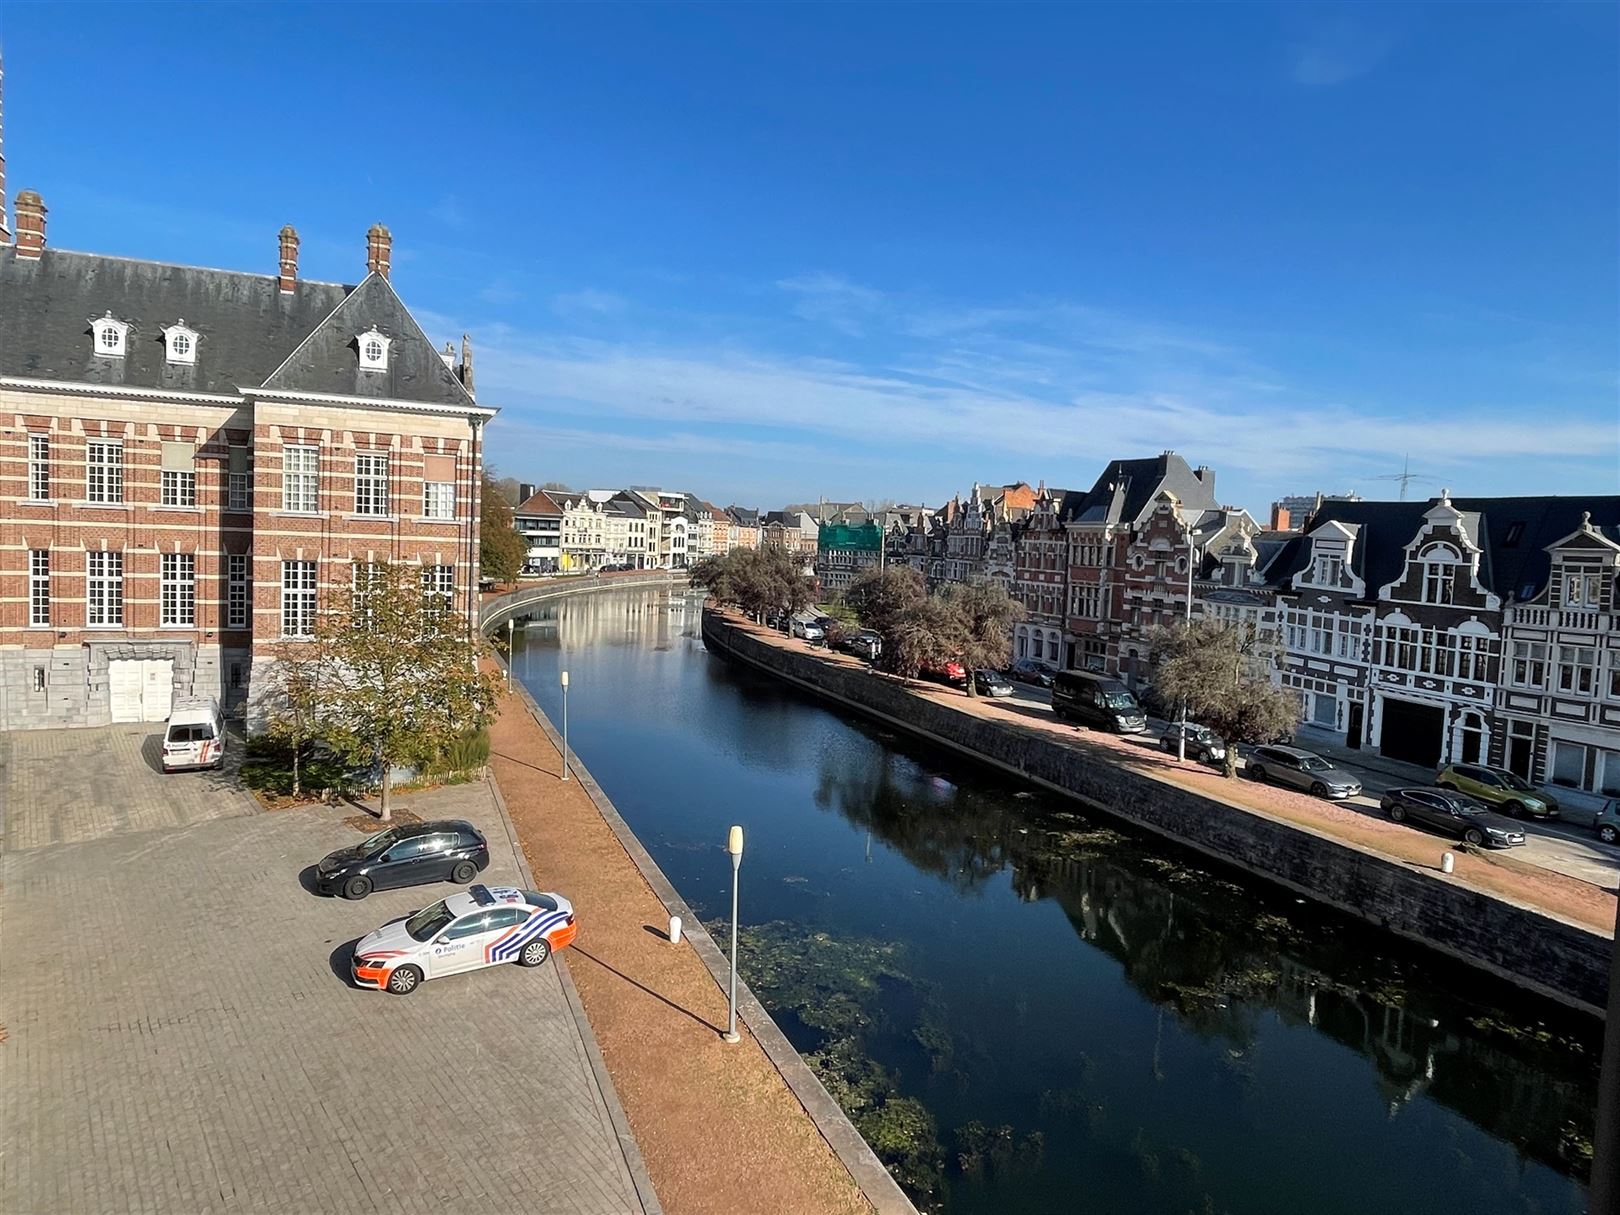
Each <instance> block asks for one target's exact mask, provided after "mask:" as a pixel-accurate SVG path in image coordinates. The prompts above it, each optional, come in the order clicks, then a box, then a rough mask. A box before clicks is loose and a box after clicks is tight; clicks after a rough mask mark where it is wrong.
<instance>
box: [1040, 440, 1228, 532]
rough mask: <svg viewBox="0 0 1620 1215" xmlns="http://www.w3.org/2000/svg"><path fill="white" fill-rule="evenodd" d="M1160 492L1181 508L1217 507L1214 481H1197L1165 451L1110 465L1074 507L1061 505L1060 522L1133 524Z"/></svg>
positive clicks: (1176, 456) (1185, 467) (1212, 479)
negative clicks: (1166, 492) (1168, 494)
mask: <svg viewBox="0 0 1620 1215" xmlns="http://www.w3.org/2000/svg"><path fill="white" fill-rule="evenodd" d="M1163 489H1168V490H1169V491H1170V492H1171V493H1173V494H1175V495H1176V497H1177V498H1179V499H1181V504H1182V506H1183V507H1184V508H1188V509H1198V510H1209V509H1213V508H1215V507H1217V506H1219V505H1220V504H1219V503H1218V502H1216V500H1215V484H1214V478H1213V477H1211V478H1209V479H1208V481H1207V482H1206V481H1204V480H1201V479H1200V478H1199V477H1198V475H1197V474H1196V473H1194V472H1193V470H1192V468H1191V466H1189V465H1188V463H1187V461H1185V460H1183V459H1182V458H1181V457H1180V456H1178V455H1177V454H1176V453H1175V452H1173V451H1167V452H1163V453H1161V454H1159V455H1157V456H1152V457H1150V458H1148V459H1144V460H1115V461H1113V462H1112V463H1110V464H1109V465H1108V467H1107V468H1105V469H1103V471H1102V475H1101V476H1099V477H1098V478H1097V480H1096V483H1095V484H1093V485H1092V487H1091V489H1090V490H1089V491H1087V492H1086V493H1085V494H1084V495H1083V496H1082V497H1081V499H1080V501H1079V502H1078V503H1076V504H1072V505H1071V504H1070V503H1069V502H1068V501H1067V500H1066V501H1065V503H1064V509H1065V512H1066V513H1065V514H1064V515H1063V516H1062V518H1063V520H1064V521H1065V522H1067V523H1121V522H1127V523H1128V522H1134V521H1135V520H1136V519H1139V518H1140V517H1141V516H1142V512H1143V511H1145V510H1146V509H1147V506H1148V503H1150V502H1152V501H1153V499H1154V498H1155V497H1156V496H1157V495H1158V493H1159V491H1160V490H1163ZM1067 497H1068V495H1065V499H1067Z"/></svg>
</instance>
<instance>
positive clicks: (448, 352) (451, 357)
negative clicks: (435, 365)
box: [439, 342, 456, 371]
mask: <svg viewBox="0 0 1620 1215" xmlns="http://www.w3.org/2000/svg"><path fill="white" fill-rule="evenodd" d="M439 357H440V358H441V359H443V360H444V365H445V366H446V367H448V368H449V369H450V370H451V371H454V370H455V369H456V344H455V343H454V342H446V343H445V344H444V349H443V350H441V351H439Z"/></svg>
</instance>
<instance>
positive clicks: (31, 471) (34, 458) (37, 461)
mask: <svg viewBox="0 0 1620 1215" xmlns="http://www.w3.org/2000/svg"><path fill="white" fill-rule="evenodd" d="M28 500H29V501H30V502H49V501H50V500H51V436H50V435H48V434H44V435H41V434H31V435H29V436H28Z"/></svg>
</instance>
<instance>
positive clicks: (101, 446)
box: [84, 439, 124, 504]
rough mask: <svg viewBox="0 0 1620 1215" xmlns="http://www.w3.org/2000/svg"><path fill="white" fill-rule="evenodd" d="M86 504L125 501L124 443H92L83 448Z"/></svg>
mask: <svg viewBox="0 0 1620 1215" xmlns="http://www.w3.org/2000/svg"><path fill="white" fill-rule="evenodd" d="M84 500H85V501H86V502H102V503H109V504H121V503H122V502H123V501H124V441H123V440H122V439H91V440H90V441H89V442H87V443H86V444H85V447H84Z"/></svg>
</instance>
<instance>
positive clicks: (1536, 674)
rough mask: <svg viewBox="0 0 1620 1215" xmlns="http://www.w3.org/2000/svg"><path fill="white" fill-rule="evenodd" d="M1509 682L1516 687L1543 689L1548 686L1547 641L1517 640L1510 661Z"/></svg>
mask: <svg viewBox="0 0 1620 1215" xmlns="http://www.w3.org/2000/svg"><path fill="white" fill-rule="evenodd" d="M1508 683H1509V684H1510V685H1512V686H1513V687H1515V688H1536V689H1541V688H1545V687H1546V686H1547V643H1546V642H1545V641H1515V642H1514V643H1513V656H1512V661H1510V662H1509V663H1508Z"/></svg>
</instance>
